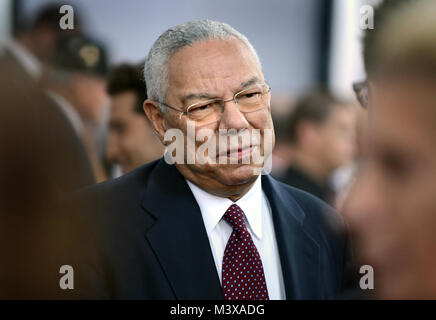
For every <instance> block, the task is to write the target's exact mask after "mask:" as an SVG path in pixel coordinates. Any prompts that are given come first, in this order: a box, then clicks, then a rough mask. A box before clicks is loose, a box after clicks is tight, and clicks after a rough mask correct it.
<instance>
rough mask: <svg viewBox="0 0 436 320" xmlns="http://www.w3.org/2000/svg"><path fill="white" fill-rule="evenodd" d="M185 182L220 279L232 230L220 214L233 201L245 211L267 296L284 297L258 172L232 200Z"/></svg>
mask: <svg viewBox="0 0 436 320" xmlns="http://www.w3.org/2000/svg"><path fill="white" fill-rule="evenodd" d="M186 182H187V183H188V185H189V187H190V188H191V191H192V193H193V194H194V197H195V200H196V201H197V203H198V205H199V207H200V210H201V215H202V216H203V222H204V226H205V228H206V232H207V236H208V237H209V243H210V247H211V250H212V254H213V258H214V260H215V266H216V270H217V272H218V275H219V278H220V281H222V275H221V270H222V263H223V257H224V250H225V248H226V245H227V241H228V240H229V238H230V235H231V234H232V231H233V229H232V227H231V226H230V225H229V224H228V223H227V222H226V221H225V220H224V219H222V217H223V216H224V214H225V212H226V211H227V209H228V208H229V207H230V206H231V205H232V204H233V203H236V204H237V205H238V206H239V207H240V208H241V209H242V211H244V213H245V217H246V219H245V223H246V225H247V229H248V232H249V233H250V236H251V238H252V239H253V242H254V244H255V245H256V248H257V250H258V252H259V254H260V257H261V259H262V264H263V270H264V274H265V280H266V285H267V288H268V295H269V298H270V299H271V300H283V299H286V294H285V288H284V284H283V274H282V268H281V264H280V255H279V252H278V247H277V241H276V236H275V231H274V225H273V220H272V216H271V208H270V206H269V202H268V199H267V197H266V196H265V194H264V192H263V191H262V180H261V177H260V176H259V177H258V178H257V180H256V182H255V183H254V184H253V186H252V187H251V189H250V190H249V191H248V192H247V193H246V194H245V195H244V196H243V197H242V198H241V199H239V200H238V201H236V202H232V201H231V200H230V199H227V198H222V197H218V196H215V195H212V194H210V193H208V192H206V191H204V190H203V189H201V188H199V187H198V186H196V185H195V184H193V183H191V182H190V181H188V180H186Z"/></svg>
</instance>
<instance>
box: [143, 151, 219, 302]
mask: <svg viewBox="0 0 436 320" xmlns="http://www.w3.org/2000/svg"><path fill="white" fill-rule="evenodd" d="M142 205H143V207H144V208H145V209H146V210H147V211H148V212H149V213H151V214H152V215H153V216H154V217H155V218H156V222H155V223H154V224H153V226H152V227H151V228H150V229H149V230H147V232H146V235H145V237H146V239H147V240H148V242H149V243H150V245H151V247H152V248H153V250H154V252H155V254H156V257H157V259H158V260H159V263H160V265H161V267H162V269H163V271H164V272H165V274H166V276H167V278H168V281H169V282H170V285H171V287H172V289H173V291H174V294H175V296H176V298H177V299H223V294H222V290H221V284H220V281H219V277H218V274H217V272H216V267H215V262H214V259H213V256H212V252H211V249H210V245H209V239H208V237H207V233H206V230H205V227H204V224H203V218H202V216H201V212H200V208H199V207H198V205H197V203H196V201H195V198H194V196H193V195H192V193H191V190H190V189H189V186H188V185H187V184H186V182H185V180H184V178H183V177H182V175H181V174H180V173H179V172H178V171H177V169H176V168H175V167H174V166H170V165H168V164H166V163H165V162H164V160H162V159H161V160H160V161H159V162H158V164H157V166H156V168H155V169H154V170H153V171H152V173H151V175H150V177H149V179H148V183H147V187H146V192H145V195H144V197H143V201H142Z"/></svg>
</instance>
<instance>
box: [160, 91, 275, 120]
mask: <svg viewBox="0 0 436 320" xmlns="http://www.w3.org/2000/svg"><path fill="white" fill-rule="evenodd" d="M262 86H267V87H268V89H267V90H266V91H265V92H262V95H264V94H267V93H268V92H270V91H271V86H270V85H269V84H267V83H263V84H262ZM251 89H252V88H248V89H244V90H241V91H238V92H236V93H235V94H234V95H233V98H231V99H228V100H223V99H210V100H207V101H221V113H222V112H224V106H225V104H226V103H227V102H230V101H233V102H235V104H238V99H236V96H237V95H239V94H241V93H243V92H245V91H249V90H251ZM207 101H205V102H207ZM157 103H159V104H162V105H164V106H165V107H167V108H170V109H173V110H175V111H178V112H180V116H179V119H181V118H182V116H183V115H184V114H186V115H187V116H188V117H189V109H190V108H192V107H193V106H195V105H197V104H198V102H197V103H193V104H191V105H189V106H188V107H187V108H186V111H183V110H180V109H178V108H175V107H172V106H170V105H168V104H166V103H164V102H159V101H157Z"/></svg>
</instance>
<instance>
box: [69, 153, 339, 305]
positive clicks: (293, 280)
mask: <svg viewBox="0 0 436 320" xmlns="http://www.w3.org/2000/svg"><path fill="white" fill-rule="evenodd" d="M262 189H263V191H264V192H265V194H266V196H267V197H268V200H269V203H270V206H271V210H272V217H273V221H274V229H275V233H276V238H277V242H278V248H279V254H280V261H281V267H282V271H283V280H284V286H285V290H286V298H287V299H328V298H333V297H334V296H335V295H336V294H337V293H338V292H339V290H340V287H341V282H342V278H343V271H344V262H345V258H344V250H345V237H344V234H343V233H342V231H343V228H344V226H343V221H342V219H341V217H340V216H339V215H338V214H337V213H336V212H334V211H333V210H332V209H331V208H330V207H328V206H327V205H326V204H324V203H323V202H322V201H321V200H319V199H317V198H315V197H314V196H311V195H310V194H308V193H305V192H303V191H300V190H298V189H295V188H293V187H290V186H288V185H285V184H283V183H280V182H278V181H276V180H274V179H273V178H272V177H270V176H269V175H264V176H262ZM72 204H73V206H74V210H73V212H72V215H71V216H70V219H71V220H69V221H68V227H69V228H70V230H71V229H72V230H73V231H74V235H75V236H74V237H73V238H70V240H69V241H70V245H71V248H70V249H69V250H67V251H68V252H69V255H68V257H66V259H67V261H68V262H69V263H71V264H72V265H73V268H74V273H75V288H74V290H71V291H69V293H68V294H69V295H70V296H71V295H75V297H79V298H115V299H223V293H222V290H221V284H220V281H219V278H218V274H217V271H216V268H215V263H214V259H213V256H212V252H211V249H210V245H209V240H208V237H207V234H206V230H205V227H204V224H203V219H202V216H201V212H200V209H199V207H198V205H197V203H196V201H195V198H194V196H193V194H192V193H191V190H190V188H189V187H188V185H187V184H186V182H185V180H184V178H183V176H182V175H181V174H180V173H179V172H178V170H177V169H176V168H175V167H174V166H171V165H168V164H166V163H165V161H164V160H162V159H160V160H157V161H154V162H151V163H149V164H146V165H144V166H142V167H140V168H138V169H136V170H135V171H133V172H131V173H129V174H127V175H124V176H122V177H121V178H118V179H115V180H112V181H108V182H105V183H102V184H98V185H95V186H91V187H88V188H86V189H84V190H83V191H82V192H81V193H80V194H79V195H78V196H76V197H75V198H74V200H73V201H72Z"/></svg>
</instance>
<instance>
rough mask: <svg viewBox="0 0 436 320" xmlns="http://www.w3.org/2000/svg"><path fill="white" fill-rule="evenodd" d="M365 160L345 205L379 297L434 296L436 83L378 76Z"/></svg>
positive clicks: (435, 281)
mask: <svg viewBox="0 0 436 320" xmlns="http://www.w3.org/2000/svg"><path fill="white" fill-rule="evenodd" d="M368 134H369V140H368V155H367V158H366V161H365V162H364V164H363V165H362V168H361V171H360V173H359V175H358V178H357V181H356V183H355V185H354V187H353V190H352V191H351V193H350V196H349V198H348V201H347V202H346V205H345V215H346V218H347V219H348V222H349V223H350V226H351V229H352V231H354V233H355V238H356V240H357V252H358V254H360V258H361V263H362V264H369V265H372V266H373V268H374V282H375V290H376V293H377V294H378V295H380V297H383V298H436V254H435V253H436V82H433V81H430V80H425V79H422V78H408V79H407V81H406V80H398V79H397V80H395V79H394V80H393V79H382V80H380V81H376V82H375V83H373V86H372V87H371V96H370V101H369V127H368Z"/></svg>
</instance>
